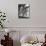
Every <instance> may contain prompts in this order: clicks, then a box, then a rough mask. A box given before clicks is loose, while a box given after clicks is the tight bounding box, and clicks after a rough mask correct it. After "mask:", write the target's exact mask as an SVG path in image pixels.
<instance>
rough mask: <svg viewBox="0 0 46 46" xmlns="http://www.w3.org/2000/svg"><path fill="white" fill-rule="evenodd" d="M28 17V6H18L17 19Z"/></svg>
mask: <svg viewBox="0 0 46 46" xmlns="http://www.w3.org/2000/svg"><path fill="white" fill-rule="evenodd" d="M29 17H30V5H29V4H18V18H29Z"/></svg>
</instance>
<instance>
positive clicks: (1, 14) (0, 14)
mask: <svg viewBox="0 0 46 46" xmlns="http://www.w3.org/2000/svg"><path fill="white" fill-rule="evenodd" d="M5 20H6V15H5V13H4V12H2V11H0V27H1V28H3V27H4V22H5Z"/></svg>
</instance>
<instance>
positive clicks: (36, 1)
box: [0, 0, 46, 27]
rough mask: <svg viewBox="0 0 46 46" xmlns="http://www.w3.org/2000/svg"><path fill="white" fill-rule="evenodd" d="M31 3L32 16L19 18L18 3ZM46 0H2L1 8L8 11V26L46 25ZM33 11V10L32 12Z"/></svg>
mask: <svg viewBox="0 0 46 46" xmlns="http://www.w3.org/2000/svg"><path fill="white" fill-rule="evenodd" d="M20 3H26V4H30V6H31V7H30V18H29V19H19V18H18V4H20ZM45 4H46V0H0V9H1V10H2V11H5V12H6V15H7V19H8V22H7V24H6V26H7V27H46V5H45ZM31 11H32V12H31Z"/></svg>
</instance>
